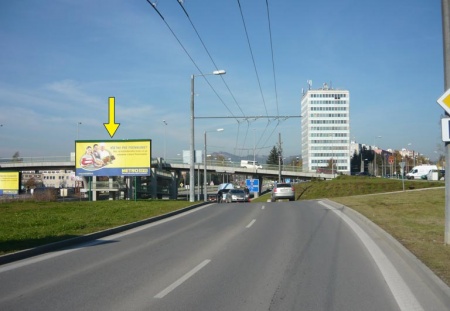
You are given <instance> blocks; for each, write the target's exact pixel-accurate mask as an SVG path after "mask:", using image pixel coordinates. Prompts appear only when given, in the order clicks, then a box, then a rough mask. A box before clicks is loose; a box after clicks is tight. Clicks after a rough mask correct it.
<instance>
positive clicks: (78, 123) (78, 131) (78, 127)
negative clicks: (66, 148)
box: [77, 122, 81, 140]
mask: <svg viewBox="0 0 450 311" xmlns="http://www.w3.org/2000/svg"><path fill="white" fill-rule="evenodd" d="M80 124H81V122H77V140H78V136H79V133H80Z"/></svg>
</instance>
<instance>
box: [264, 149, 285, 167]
mask: <svg viewBox="0 0 450 311" xmlns="http://www.w3.org/2000/svg"><path fill="white" fill-rule="evenodd" d="M279 155H280V150H279V149H278V148H277V147H276V146H273V148H272V150H270V153H269V156H268V157H267V161H266V163H267V164H273V165H278V161H279V160H278V158H279ZM281 164H283V163H281Z"/></svg>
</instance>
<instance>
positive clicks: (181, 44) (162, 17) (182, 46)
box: [146, 0, 232, 118]
mask: <svg viewBox="0 0 450 311" xmlns="http://www.w3.org/2000/svg"><path fill="white" fill-rule="evenodd" d="M146 1H147V2H148V3H149V4H150V5H151V7H152V8H153V9H154V10H155V11H156V13H158V15H159V16H160V17H161V19H162V20H163V22H164V24H166V26H167V28H169V30H170V32H171V33H172V35H173V36H174V37H175V39H176V40H177V41H178V43H179V44H180V46H181V48H182V49H183V51H184V52H185V53H186V55H187V56H188V57H189V59H190V60H191V62H192V63H193V64H194V66H195V68H197V70H198V71H199V72H200V75H201V76H203V78H204V79H205V81H206V83H208V85H209V87H210V88H211V89H212V90H213V92H214V93H215V94H216V96H217V98H219V100H220V101H221V102H222V104H223V105H224V106H225V107H226V108H227V110H228V111H229V112H230V113H231V114H232V112H231V110H230V109H229V108H228V106H227V105H226V104H225V102H224V101H223V99H222V98H221V97H220V95H219V93H217V91H216V89H215V88H214V87H213V86H212V84H211V83H210V82H209V80H208V79H207V78H206V76H205V74H204V73H203V71H202V70H201V69H200V67H199V66H198V65H197V63H196V62H195V61H194V59H193V58H192V56H191V55H190V54H189V52H188V51H187V50H186V48H185V47H184V45H183V43H181V41H180V39H178V37H177V35H176V34H175V32H174V31H173V30H172V28H171V27H170V25H169V24H168V23H167V22H166V20H165V19H164V16H163V15H162V14H161V12H159V10H158V9H157V8H156V4H154V3H152V2H151V1H150V0H146ZM196 118H197V117H196Z"/></svg>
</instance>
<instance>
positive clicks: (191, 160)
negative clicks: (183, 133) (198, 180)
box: [189, 70, 226, 202]
mask: <svg viewBox="0 0 450 311" xmlns="http://www.w3.org/2000/svg"><path fill="white" fill-rule="evenodd" d="M225 73H226V72H225V70H215V71H213V72H212V73H209V74H200V75H192V76H191V147H190V154H189V166H190V168H189V202H194V201H195V185H194V184H195V175H194V174H195V163H194V162H195V155H194V152H195V141H194V135H195V131H194V118H195V116H194V96H195V93H194V80H195V77H202V76H208V75H224V74H225Z"/></svg>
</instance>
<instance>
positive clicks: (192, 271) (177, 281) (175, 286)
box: [154, 259, 211, 298]
mask: <svg viewBox="0 0 450 311" xmlns="http://www.w3.org/2000/svg"><path fill="white" fill-rule="evenodd" d="M210 262H211V260H209V259H206V260H204V261H203V262H201V263H200V264H199V265H197V266H196V267H195V268H194V269H192V270H191V271H189V272H188V273H186V274H185V275H183V276H182V277H181V278H179V279H178V280H176V281H175V282H174V283H172V284H171V285H169V286H168V287H166V289H164V290H163V291H161V292H160V293H158V294H157V295H156V296H155V297H154V298H163V297H164V296H166V295H167V294H169V293H170V292H171V291H173V290H174V289H175V288H177V287H178V286H180V285H181V284H183V283H184V282H185V281H186V280H187V279H189V278H190V277H191V276H193V275H194V274H196V273H197V272H198V271H200V270H201V269H202V268H203V267H204V266H206V265H207V264H209V263H210Z"/></svg>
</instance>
